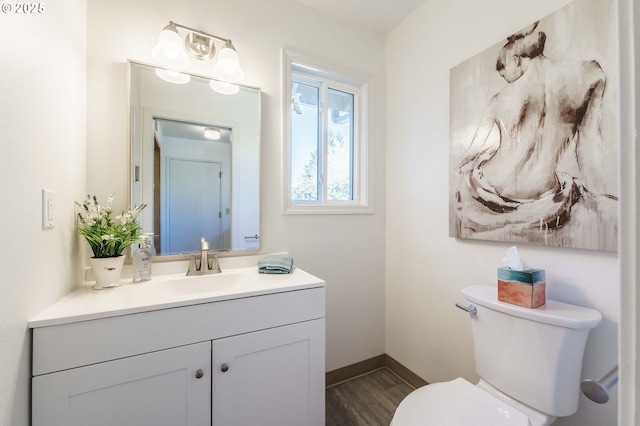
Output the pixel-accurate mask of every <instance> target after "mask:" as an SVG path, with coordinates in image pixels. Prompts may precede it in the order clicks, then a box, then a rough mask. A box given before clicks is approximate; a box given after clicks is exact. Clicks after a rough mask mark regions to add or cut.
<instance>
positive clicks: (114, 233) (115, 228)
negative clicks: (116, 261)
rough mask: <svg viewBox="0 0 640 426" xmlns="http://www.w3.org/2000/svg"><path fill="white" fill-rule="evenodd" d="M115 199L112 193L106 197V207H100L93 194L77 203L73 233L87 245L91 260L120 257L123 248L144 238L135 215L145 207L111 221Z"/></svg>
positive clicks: (123, 213) (140, 206)
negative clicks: (77, 211)
mask: <svg viewBox="0 0 640 426" xmlns="http://www.w3.org/2000/svg"><path fill="white" fill-rule="evenodd" d="M114 196H115V194H111V195H110V196H109V199H108V200H107V204H106V205H105V206H101V205H100V203H99V202H98V199H97V198H96V196H95V195H94V196H91V195H87V199H86V200H85V201H84V202H83V203H82V204H80V203H78V202H76V205H77V206H79V207H80V208H81V210H80V212H79V213H78V226H77V227H76V231H77V233H78V234H79V235H82V236H83V237H84V238H85V240H87V243H89V246H90V247H91V250H92V251H93V257H97V258H104V257H116V256H121V255H122V252H123V251H124V249H126V248H127V247H129V246H130V245H131V244H133V243H138V242H140V241H142V239H143V238H145V237H143V234H142V233H141V227H140V224H139V223H138V215H139V214H140V212H141V211H142V209H144V208H145V207H146V204H142V205H139V206H138V207H136V208H134V209H132V210H129V211H127V212H122V214H119V215H117V216H116V217H115V218H114V217H113V210H112V208H111V204H112V203H113V199H114Z"/></svg>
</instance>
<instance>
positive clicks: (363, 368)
mask: <svg viewBox="0 0 640 426" xmlns="http://www.w3.org/2000/svg"><path fill="white" fill-rule="evenodd" d="M383 367H386V368H388V369H389V370H391V371H392V372H393V373H394V374H395V375H396V376H398V377H400V378H401V379H402V380H404V381H405V382H407V383H408V384H409V385H411V386H413V387H414V388H419V387H421V386H424V385H426V384H428V383H427V382H426V381H425V380H423V379H422V378H421V377H420V376H418V375H417V374H415V373H414V372H413V371H411V370H409V369H408V368H407V367H405V366H404V365H402V364H400V363H399V362H398V361H396V360H395V359H393V358H391V357H390V356H389V355H387V354H382V355H378V356H375V357H373V358H369V359H365V360H364V361H360V362H356V363H355V364H351V365H347V366H346V367H342V368H338V369H336V370H333V371H328V372H327V373H326V374H325V384H326V386H327V387H329V386H334V385H336V384H338V383H341V382H344V381H347V380H351V379H353V378H355V377H358V376H362V375H363V374H367V373H370V372H371V371H374V370H377V369H379V368H383Z"/></svg>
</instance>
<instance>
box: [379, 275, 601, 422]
mask: <svg viewBox="0 0 640 426" xmlns="http://www.w3.org/2000/svg"><path fill="white" fill-rule="evenodd" d="M462 294H463V295H464V298H465V299H466V300H467V301H469V302H470V303H471V305H470V306H469V311H471V312H470V313H469V316H470V319H471V330H472V334H473V343H474V354H475V361H476V372H477V373H478V375H479V376H480V381H479V382H478V383H477V384H475V385H474V384H472V383H470V382H468V381H466V380H465V379H463V378H457V379H455V380H451V381H449V382H444V383H434V384H430V385H427V386H423V387H421V388H418V389H416V390H415V391H413V392H411V393H410V394H409V395H408V396H407V397H406V398H405V399H404V400H403V401H402V402H401V403H400V405H399V406H398V408H397V410H396V412H395V414H394V416H393V420H392V421H391V426H425V425H434V426H435V425H437V426H470V425H473V426H547V425H550V424H552V423H553V422H554V421H555V420H556V418H558V417H564V416H570V415H572V414H574V413H575V412H576V411H577V410H578V398H579V396H580V374H581V370H582V357H583V355H584V348H585V345H586V342H587V337H588V335H589V331H590V329H592V328H594V327H596V326H597V325H598V324H599V323H600V321H601V320H602V315H601V314H600V312H598V311H596V310H593V309H588V308H583V307H580V306H574V305H569V304H566V303H561V302H557V301H554V300H547V303H546V304H545V305H543V306H541V307H539V308H536V309H529V308H524V307H520V306H516V305H512V304H508V303H504V302H500V301H498V290H497V288H496V287H491V286H483V285H478V286H471V287H466V288H464V289H463V290H462ZM474 307H475V313H473V310H474V309H473V308H474Z"/></svg>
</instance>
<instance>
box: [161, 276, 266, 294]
mask: <svg viewBox="0 0 640 426" xmlns="http://www.w3.org/2000/svg"><path fill="white" fill-rule="evenodd" d="M254 280H255V278H254V277H253V276H252V275H250V274H246V273H245V274H234V273H224V272H222V273H219V274H212V275H200V276H195V277H185V278H180V279H177V280H171V281H164V282H160V283H158V284H157V286H156V289H157V290H161V291H165V292H168V293H171V294H194V293H227V292H229V291H232V290H236V289H239V288H242V287H247V285H248V284H250V283H252V282H253V281H254Z"/></svg>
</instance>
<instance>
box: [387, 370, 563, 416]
mask: <svg viewBox="0 0 640 426" xmlns="http://www.w3.org/2000/svg"><path fill="white" fill-rule="evenodd" d="M555 419H556V418H555V417H552V416H548V415H546V414H544V413H540V412H538V411H536V410H534V409H532V408H530V407H526V406H523V405H522V404H520V403H518V402H517V401H513V400H511V399H510V398H509V397H507V396H506V395H500V392H499V391H497V390H496V389H491V386H490V385H488V384H487V383H485V382H483V381H480V383H479V384H477V385H473V384H472V383H469V382H468V381H466V380H464V379H462V378H457V379H455V380H452V381H450V382H443V383H434V384H431V385H427V386H423V387H421V388H419V389H416V390H415V391H413V392H411V393H410V394H409V395H408V396H407V397H406V398H405V399H404V400H403V401H402V402H401V403H400V405H399V406H398V409H397V410H396V412H395V414H394V416H393V420H392V421H391V425H390V426H425V425H434V426H435V425H437V426H548V425H551V424H552V423H553V422H554V421H555Z"/></svg>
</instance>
